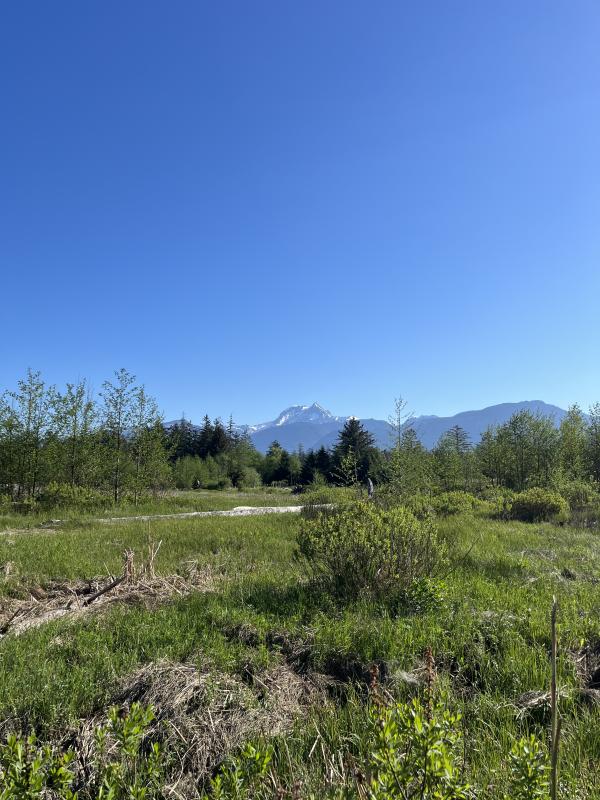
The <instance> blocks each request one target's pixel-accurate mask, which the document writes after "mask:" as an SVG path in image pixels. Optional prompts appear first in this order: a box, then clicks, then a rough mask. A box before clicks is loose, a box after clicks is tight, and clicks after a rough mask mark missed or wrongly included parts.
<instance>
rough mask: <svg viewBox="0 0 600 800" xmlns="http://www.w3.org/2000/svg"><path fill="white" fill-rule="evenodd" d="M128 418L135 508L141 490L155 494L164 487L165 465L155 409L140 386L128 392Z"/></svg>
mask: <svg viewBox="0 0 600 800" xmlns="http://www.w3.org/2000/svg"><path fill="white" fill-rule="evenodd" d="M131 418H132V429H131V436H130V441H129V446H130V449H131V455H132V459H133V463H134V475H133V493H134V502H135V504H136V505H137V503H138V500H139V497H140V495H141V493H142V492H143V491H144V489H152V490H153V491H154V492H156V491H157V490H158V489H159V488H161V486H165V485H166V484H167V482H168V475H169V462H168V453H167V448H166V446H165V445H166V442H165V431H164V428H163V425H162V420H161V417H160V414H159V411H158V406H157V404H156V401H155V400H154V398H152V397H149V396H148V394H147V393H146V389H145V388H144V386H139V387H137V388H135V389H134V390H133V391H132V395H131Z"/></svg>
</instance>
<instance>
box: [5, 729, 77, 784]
mask: <svg viewBox="0 0 600 800" xmlns="http://www.w3.org/2000/svg"><path fill="white" fill-rule="evenodd" d="M74 758H75V754H74V753H73V752H72V751H69V752H67V753H58V752H57V751H56V750H55V749H53V748H51V747H49V746H43V747H42V746H39V745H38V743H37V740H36V737H35V736H34V735H33V734H32V735H31V736H29V737H28V738H27V739H25V740H23V739H20V738H18V737H17V736H15V735H14V734H12V735H10V736H9V737H8V739H7V741H6V743H5V744H2V745H0V800H30V798H31V800H33V798H37V797H39V798H42V797H45V796H47V795H48V794H49V793H50V792H53V793H55V794H54V796H58V797H60V798H64V800H74V799H75V795H74V794H73V790H72V787H73V780H74V777H75V776H74V774H73V772H72V770H71V768H70V765H71V763H72V762H73V760H74Z"/></svg>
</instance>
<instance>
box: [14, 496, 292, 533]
mask: <svg viewBox="0 0 600 800" xmlns="http://www.w3.org/2000/svg"><path fill="white" fill-rule="evenodd" d="M302 502H303V501H302V496H301V495H295V494H292V492H291V491H290V490H289V489H276V488H270V487H264V488H260V489H248V490H244V491H238V490H237V489H226V490H223V491H216V490H215V491H212V490H208V489H199V490H198V491H173V492H169V493H165V494H164V495H161V496H158V497H155V498H143V499H141V500H140V501H139V503H138V504H137V505H135V504H134V503H131V502H123V503H120V504H119V505H115V504H114V503H111V502H110V500H109V499H108V498H107V502H106V505H105V506H104V507H103V508H96V509H92V510H82V509H77V508H72V507H64V508H63V507H60V506H57V507H53V508H48V509H42V508H36V509H35V511H33V512H31V513H29V514H21V513H1V512H0V531H3V530H11V529H22V528H25V529H30V528H36V527H39V526H40V525H42V524H45V523H47V522H48V521H49V520H53V519H60V520H62V521H64V522H66V523H68V524H72V523H76V522H80V521H83V520H92V519H95V518H103V517H132V516H138V515H150V514H177V513H183V512H186V511H229V510H230V509H233V508H235V507H236V506H293V505H299V504H301V503H302Z"/></svg>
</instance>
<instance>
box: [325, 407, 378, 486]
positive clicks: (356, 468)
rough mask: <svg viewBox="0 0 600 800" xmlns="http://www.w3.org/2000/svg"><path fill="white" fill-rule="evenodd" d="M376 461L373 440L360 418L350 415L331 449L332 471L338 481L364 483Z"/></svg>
mask: <svg viewBox="0 0 600 800" xmlns="http://www.w3.org/2000/svg"><path fill="white" fill-rule="evenodd" d="M376 461H377V455H376V448H375V440H374V438H373V436H372V434H370V433H369V431H367V430H366V429H365V428H364V426H363V425H362V423H361V422H360V420H358V419H356V417H350V418H349V419H348V420H346V422H345V423H344V427H343V428H342V430H341V431H340V432H339V434H338V440H337V443H336V445H335V448H334V451H333V464H334V472H335V474H336V477H337V479H338V481H340V480H341V481H342V482H343V483H348V482H350V480H351V476H353V478H352V481H351V482H355V483H364V482H365V481H366V479H367V478H368V477H369V475H370V473H371V472H372V467H373V466H374V464H375V462H376Z"/></svg>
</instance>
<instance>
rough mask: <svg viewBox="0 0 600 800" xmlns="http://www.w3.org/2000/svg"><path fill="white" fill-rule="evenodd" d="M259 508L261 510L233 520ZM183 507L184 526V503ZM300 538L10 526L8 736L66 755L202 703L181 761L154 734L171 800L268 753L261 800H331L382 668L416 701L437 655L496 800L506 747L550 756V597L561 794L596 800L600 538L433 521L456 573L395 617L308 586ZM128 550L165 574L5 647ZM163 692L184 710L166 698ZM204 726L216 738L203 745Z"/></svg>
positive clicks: (117, 526) (502, 791) (3, 707)
mask: <svg viewBox="0 0 600 800" xmlns="http://www.w3.org/2000/svg"><path fill="white" fill-rule="evenodd" d="M207 494H208V493H207ZM238 496H239V495H237V494H236V496H235V497H236V499H237V497H238ZM279 496H283V495H279ZM273 497H274V495H273V494H272V493H268V494H267V493H263V495H262V504H265V505H273V504H274V501H273ZM260 500H261V496H260V492H258V491H257V492H255V493H254V494H253V495H252V496H251V497H246V498H244V500H243V502H239V501H238V502H237V503H236V505H240V504H245V505H250V504H251V502H252V501H253V502H255V503H256V504H260V503H259V501H260ZM287 500H289V495H287V498H286V504H287ZM249 501H250V502H249ZM170 502H171V503H172V505H170V506H169V507H170V508H173V507H174V505H175V501H170ZM177 502H180V503H181V505H182V506H183V507H184V508H186V509H187V508H188V505H186V504H187V503H188V502H189V501H188V500H187V498H185V497H182V498H181V499H179V498H177ZM194 502H195V503H198V504H202V506H203V510H207V507H209V506H211V505H212V506H213V507H223V506H224V505H225V506H227V504H228V503H229V497H228V496H227V495H223V494H221V493H214V497H213V496H202V497H200V498H198V499H197V500H194ZM164 508H165V506H164V504H158V505H157V506H156V510H157V511H158V512H159V513H161V512H163V511H164ZM302 524H303V523H302V520H301V519H300V518H299V517H298V516H297V515H286V514H275V515H271V516H265V517H249V518H219V517H217V518H204V519H181V520H173V519H169V520H153V521H151V522H139V521H130V522H129V521H127V522H119V523H112V524H99V523H97V522H94V521H92V520H90V519H86V518H82V519H80V520H77V519H76V518H75V517H73V518H71V519H70V520H69V521H68V522H67V523H65V524H64V525H56V526H54V527H52V528H50V529H48V528H35V527H33V526H31V527H29V528H26V529H23V527H22V526H21V529H20V530H17V529H16V526H14V524H13V522H10V524H7V525H6V526H5V527H6V530H5V532H4V533H3V534H2V535H1V536H0V568H1V569H2V575H3V577H2V578H1V579H0V630H2V631H3V633H4V636H3V638H2V640H0V729H1V730H2V732H3V733H4V734H6V733H8V732H10V731H15V730H17V731H21V732H27V731H28V730H35V731H36V733H37V735H38V737H39V738H40V740H41V741H49V742H53V743H55V744H56V743H66V742H72V741H75V739H74V738H73V737H76V736H77V735H78V734H77V732H78V731H79V732H81V730H82V727H85V726H86V724H89V723H90V721H92V720H101V719H104V718H105V717H106V713H107V709H108V708H109V707H110V706H111V705H113V704H114V703H117V704H127V703H131V702H133V701H135V700H141V701H144V702H152V703H153V705H154V706H155V711H156V713H157V716H158V718H159V719H161V718H162V719H163V722H164V724H165V725H169V724H173V725H175V722H174V721H173V706H174V705H177V704H176V703H174V700H173V697H174V696H177V692H179V693H185V692H188V694H189V693H190V692H191V694H190V697H192V696H193V698H194V699H193V702H191V701H190V702H189V703H188V705H186V706H185V708H184V710H183V711H182V709H181V708H179V710H178V712H177V713H178V715H179V716H178V717H177V725H179V726H180V727H181V726H186V725H187V726H189V729H190V731H189V732H188V735H186V736H184V737H183V739H184V740H185V741H183V740H181V739H177V737H173V736H172V735H171V736H167V735H166V734H165V733H164V730H163V732H162V733H160V734H159V733H157V734H156V735H157V736H159V738H161V737H162V739H161V741H163V746H164V748H165V757H166V759H167V766H166V767H165V769H166V772H167V775H168V780H167V781H166V783H167V785H168V787H169V791H168V792H166V795H167V796H174V797H177V796H180V797H182V796H183V797H186V796H197V795H198V794H200V793H201V792H202V791H204V790H206V787H207V785H208V784H207V780H208V779H209V777H210V775H211V774H214V772H215V770H216V769H218V767H219V765H220V764H221V763H222V762H223V761H224V760H225V759H226V758H227V757H229V756H231V755H235V753H236V752H239V750H240V748H241V747H243V745H244V744H246V743H247V742H252V743H254V744H256V745H257V746H258V745H261V743H262V745H261V746H265V743H267V742H269V743H270V744H271V745H272V746H273V756H272V761H271V762H270V764H269V767H268V770H269V775H270V779H269V782H267V783H265V787H266V788H265V787H263V789H261V791H262V792H263V794H261V795H260V796H272V797H302V798H304V797H310V796H314V797H325V796H334V795H333V794H331V795H328V794H327V792H334V791H336V792H340V791H343V790H344V791H345V790H347V791H354V789H353V788H352V787H353V786H354V785H355V784H356V771H357V767H358V765H360V764H362V763H363V762H364V759H365V758H366V757H367V755H368V752H369V748H370V736H371V735H372V728H371V727H370V724H369V720H368V714H367V711H366V706H367V705H368V686H369V683H370V681H372V675H373V668H374V665H376V668H377V674H378V675H379V680H380V681H381V685H382V686H383V687H384V688H385V691H386V693H388V695H389V696H390V697H394V698H396V699H408V698H409V697H411V696H413V695H414V694H416V693H417V694H418V693H419V692H420V691H421V690H422V683H423V674H424V672H425V660H424V659H425V654H426V652H427V651H428V648H430V649H431V653H432V657H433V662H434V665H435V673H436V678H435V680H436V686H437V687H438V688H437V690H436V691H438V692H439V693H440V695H441V696H443V698H444V703H445V704H446V705H447V706H448V707H449V708H451V709H453V710H456V711H458V712H460V714H461V715H462V719H461V722H460V737H461V742H462V751H461V753H460V759H459V760H460V770H461V773H462V774H463V775H464V779H465V781H466V782H468V783H469V785H470V786H471V787H472V789H471V790H470V791H471V792H472V793H473V796H477V797H480V798H503V797H505V796H506V793H507V792H508V787H509V781H510V755H509V754H510V751H511V746H512V743H513V742H514V741H515V740H516V739H518V738H519V737H522V736H523V735H526V734H529V733H535V734H536V736H537V737H538V738H539V739H540V741H542V742H543V743H544V744H546V743H547V741H548V736H549V701H548V690H549V687H550V678H551V673H550V657H549V654H550V609H551V605H552V598H553V596H556V598H557V600H558V606H559V611H558V620H559V624H558V637H559V659H558V670H559V688H560V695H561V699H560V710H561V717H562V735H561V755H560V780H561V791H562V795H563V796H564V797H581V798H594V797H600V776H599V775H598V769H597V764H598V763H599V762H600V733H599V732H598V730H599V728H598V722H599V720H600V712H599V710H598V706H597V698H596V697H595V694H594V690H595V689H596V688H597V687H596V684H595V681H597V680H598V675H594V672H595V670H596V669H597V668H598V666H599V665H600V658H599V657H598V652H599V643H600V593H599V590H598V581H599V580H600V548H599V544H598V539H597V534H595V533H594V532H590V531H586V530H579V529H575V528H570V527H568V526H558V525H554V524H550V523H540V524H528V523H520V522H505V521H494V520H491V519H487V518H485V517H483V516H481V515H477V514H465V515H456V516H452V517H448V518H445V519H444V518H440V519H439V520H438V521H437V525H438V528H439V532H440V536H441V537H442V538H443V539H444V541H445V542H446V543H447V546H448V550H449V554H450V561H449V566H448V569H447V571H446V574H445V575H444V578H443V589H442V595H441V597H440V598H439V600H438V602H436V603H435V604H434V605H433V606H431V607H428V606H427V604H425V605H424V607H423V608H410V609H404V610H402V609H400V610H397V611H395V612H394V613H392V612H390V610H389V609H387V608H386V607H385V606H383V605H381V604H378V603H376V602H373V601H371V600H369V601H367V600H365V599H358V600H354V601H341V600H340V599H338V598H335V597H333V596H331V595H330V594H328V593H327V592H324V591H320V590H319V589H318V588H317V587H316V586H315V585H314V584H312V583H310V582H309V580H308V579H307V572H306V568H305V565H304V564H303V562H302V559H300V558H298V555H297V544H296V537H297V533H298V529H299V526H301V525H302ZM159 543H160V547H159ZM157 548H158V551H157ZM126 550H129V551H132V552H133V556H130V558H132V559H133V564H134V567H135V568H136V569H138V570H139V569H140V568H141V566H142V564H143V563H144V561H145V560H147V559H148V558H149V555H150V554H152V555H153V560H152V562H153V563H152V569H151V572H152V574H151V575H150V573H149V571H148V570H146V572H145V573H143V572H139V573H138V575H137V577H136V581H137V583H136V584H135V587H134V588H135V591H134V590H133V588H132V589H131V590H130V591H129V592H127V591H125V592H124V591H123V586H121V587H118V588H117V589H115V591H114V592H112V593H107V594H106V595H105V596H104V597H103V598H102V599H101V600H102V601H104V600H110V602H101V601H100V600H99V601H97V604H96V605H97V607H94V604H90V605H89V610H90V613H83V610H81V609H80V608H79V606H80V605H81V602H80V600H77V601H76V602H75V603H74V604H72V605H71V609H79V610H77V611H76V612H75V611H74V613H65V615H64V616H63V617H61V618H56V619H55V618H52V617H51V618H49V619H48V620H47V621H42V622H41V624H37V625H35V626H32V627H30V628H28V627H26V628H25V629H24V630H22V631H18V630H11V618H12V617H13V615H15V613H16V614H17V619H18V615H19V613H22V612H23V609H24V608H26V610H27V613H28V614H32V613H33V614H35V613H37V611H36V609H35V608H34V609H33V611H32V610H31V605H32V603H33V604H34V605H35V604H36V603H37V604H39V606H40V607H41V608H44V607H45V604H48V603H50V604H51V603H52V598H53V596H54V595H56V594H57V593H58V592H62V593H63V594H64V595H65V596H66V595H67V593H68V592H71V593H72V595H73V596H74V597H76V598H77V597H78V595H77V592H78V591H81V592H83V591H84V590H86V591H88V595H89V592H90V591H92V590H93V589H94V588H95V587H97V586H102V585H104V583H106V581H108V580H109V579H110V578H113V577H114V576H116V575H119V574H120V573H121V571H122V569H123V553H124V551H126ZM94 582H95V583H94ZM86 586H87V587H91V588H88V589H86V588H85V587H86ZM78 587H79V588H78ZM81 587H84V588H83V589H82V588H81ZM148 587H149V588H148ZM157 587H158V588H157ZM80 596H81V597H84V595H83V594H81V595H80ZM36 598H37V600H36ZM92 610H93V613H91V612H92ZM596 661H598V663H596ZM599 674H600V673H599ZM153 675H155V676H158V678H156V680H155V679H153V678H152V676H153ZM140 676H144V677H143V680H142V681H141V684H140V680H141V679H140ZM186 676H187V677H186ZM192 678H193V680H192ZM190 680H192V684H193V685H192V684H190V683H189V681H190ZM170 681H171V682H174V686H175V689H176V690H177V691H175V695H169V694H168V693H165V692H164V690H163V689H162V688H161V687H162V686H166V685H167V684H169V682H170ZM599 685H600V683H599ZM190 687H191V688H190ZM200 687H201V688H202V691H200ZM207 687H210V689H209V688H207ZM225 689H226V691H225ZM161 692H162V694H161ZM224 692H225V694H223V693H224ZM223 696H226V698H227V702H221V704H220V705H219V702H220V701H219V698H222V697H223ZM186 697H187V695H186ZM188 699H189V698H188ZM186 702H187V701H186ZM161 704H162V706H163V707H161ZM234 712H235V713H234ZM207 715H208V718H210V719H211V720H213V719H214V720H217V722H218V721H219V720H220V721H221V728H220V729H219V725H218V724H217V723H215V726H214V729H213V728H208V729H207V730H205V729H204V728H203V727H202V724H203V723H202V720H204V721H206V719H207ZM224 720H227V723H225V722H224ZM215 729H217V730H219V731H220V732H219V733H218V735H217V733H215ZM190 737H191V738H192V740H193V744H192V745H190V744H189V740H190ZM190 750H194V753H195V755H194V757H193V758H192V757H191V756H190V752H189V751H190ZM186 754H187V755H186ZM344 787H345V788H344ZM268 792H270V794H269V793H268ZM264 793H266V794H264ZM278 793H279V794H278ZM256 796H259V795H258V794H257V795H256ZM335 796H336V797H337V796H340V797H341V796H342V795H341V794H339V795H335ZM347 796H355V795H352V794H348V795H347ZM356 796H358V795H356ZM399 796H400V795H399Z"/></svg>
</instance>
